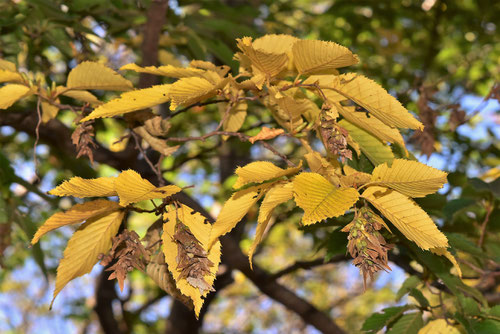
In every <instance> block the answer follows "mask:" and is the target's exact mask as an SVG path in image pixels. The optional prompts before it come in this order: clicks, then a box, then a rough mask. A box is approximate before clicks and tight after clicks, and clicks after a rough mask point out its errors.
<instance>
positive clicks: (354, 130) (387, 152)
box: [339, 119, 394, 166]
mask: <svg viewBox="0 0 500 334" xmlns="http://www.w3.org/2000/svg"><path fill="white" fill-rule="evenodd" d="M339 125H340V126H342V127H343V128H344V129H346V130H347V131H348V132H349V136H350V137H351V138H352V139H353V140H354V141H355V142H356V143H357V144H358V145H359V149H360V150H361V152H363V154H364V155H366V157H367V158H368V159H369V160H370V161H371V162H372V163H373V164H374V165H375V166H377V165H379V164H382V163H384V162H387V163H391V162H392V161H393V160H394V154H393V153H392V150H391V148H390V147H389V146H388V145H386V144H384V143H382V142H381V141H380V140H378V139H377V138H376V137H374V136H372V135H371V134H369V133H368V132H366V131H364V130H362V129H360V128H358V127H357V126H355V125H353V124H351V123H349V122H347V121H346V120H345V119H343V120H341V121H340V122H339Z"/></svg>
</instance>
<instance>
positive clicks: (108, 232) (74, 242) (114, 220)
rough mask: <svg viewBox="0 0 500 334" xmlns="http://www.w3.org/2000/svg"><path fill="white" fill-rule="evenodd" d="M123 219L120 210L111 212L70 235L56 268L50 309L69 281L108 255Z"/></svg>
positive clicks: (90, 221)
mask: <svg viewBox="0 0 500 334" xmlns="http://www.w3.org/2000/svg"><path fill="white" fill-rule="evenodd" d="M123 216H124V212H123V211H114V212H111V213H110V214H109V215H106V216H100V217H95V218H92V219H89V220H88V221H87V222H86V223H85V224H83V225H82V226H80V228H79V229H78V230H77V231H76V232H75V233H74V234H73V236H72V237H71V239H69V241H68V246H66V249H65V250H64V257H63V258H62V259H61V261H60V262H59V266H58V267H57V276H56V289H55V291H54V297H53V298H52V302H51V303H50V307H52V304H53V303H54V299H55V298H56V296H57V295H58V294H59V292H60V291H61V290H62V289H63V288H64V286H66V284H68V282H70V281H71V280H73V279H74V278H76V277H79V276H82V275H85V274H87V273H89V272H90V271H91V270H92V268H93V267H94V265H95V264H96V263H97V261H99V259H98V256H99V254H101V253H104V254H105V253H107V252H108V250H109V249H110V248H111V240H112V238H113V237H114V236H115V235H116V233H117V232H118V228H119V227H120V225H121V223H122V220H123Z"/></svg>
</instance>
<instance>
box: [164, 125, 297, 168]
mask: <svg viewBox="0 0 500 334" xmlns="http://www.w3.org/2000/svg"><path fill="white" fill-rule="evenodd" d="M213 136H229V137H238V139H239V140H241V141H248V139H250V138H251V136H249V135H246V134H244V133H241V132H230V131H217V130H216V131H212V132H209V133H206V134H204V135H203V136H193V137H169V138H167V139H166V140H167V141H174V142H188V141H194V140H201V141H205V140H207V139H208V138H210V137H213ZM259 143H261V144H262V146H264V147H265V148H266V149H267V150H269V151H271V152H272V153H273V154H275V155H276V156H278V157H280V158H281V159H283V160H284V161H285V162H286V163H287V165H288V166H289V167H295V166H296V165H295V164H294V163H293V162H291V161H290V160H289V159H288V157H287V156H286V155H284V154H283V153H281V152H279V151H278V150H277V149H276V148H274V147H273V146H272V145H271V144H269V143H267V142H265V141H262V140H260V141H259Z"/></svg>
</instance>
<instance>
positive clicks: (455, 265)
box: [430, 247, 462, 277]
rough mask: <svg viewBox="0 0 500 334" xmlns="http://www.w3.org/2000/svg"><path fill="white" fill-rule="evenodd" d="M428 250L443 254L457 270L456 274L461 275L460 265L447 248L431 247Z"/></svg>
mask: <svg viewBox="0 0 500 334" xmlns="http://www.w3.org/2000/svg"><path fill="white" fill-rule="evenodd" d="M430 251H431V252H432V253H434V254H436V255H439V256H444V257H446V258H447V259H448V260H450V262H451V263H452V264H453V267H454V268H455V270H456V271H457V274H458V276H459V277H462V269H460V266H459V265H458V262H457V259H455V257H454V256H453V255H452V254H451V253H450V252H449V251H448V250H446V248H444V247H436V248H431V249H430Z"/></svg>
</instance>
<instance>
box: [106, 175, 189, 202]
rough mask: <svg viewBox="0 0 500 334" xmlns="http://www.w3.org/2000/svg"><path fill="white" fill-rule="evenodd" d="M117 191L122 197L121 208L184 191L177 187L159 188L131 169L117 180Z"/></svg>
mask: <svg viewBox="0 0 500 334" xmlns="http://www.w3.org/2000/svg"><path fill="white" fill-rule="evenodd" d="M115 189H116V192H117V193H118V196H119V197H120V205H121V206H127V205H129V204H130V203H137V202H140V201H145V200H149V199H155V198H165V197H168V196H171V195H173V194H176V193H178V192H179V191H181V190H182V189H181V188H179V187H178V186H176V185H169V186H164V187H159V188H157V187H155V186H154V185H152V184H151V182H149V181H148V180H146V179H143V178H142V177H141V176H140V175H139V173H137V172H135V171H133V170H131V169H129V170H126V171H123V172H121V174H120V175H119V176H118V177H117V178H116V180H115Z"/></svg>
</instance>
